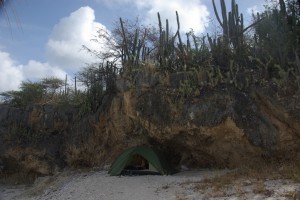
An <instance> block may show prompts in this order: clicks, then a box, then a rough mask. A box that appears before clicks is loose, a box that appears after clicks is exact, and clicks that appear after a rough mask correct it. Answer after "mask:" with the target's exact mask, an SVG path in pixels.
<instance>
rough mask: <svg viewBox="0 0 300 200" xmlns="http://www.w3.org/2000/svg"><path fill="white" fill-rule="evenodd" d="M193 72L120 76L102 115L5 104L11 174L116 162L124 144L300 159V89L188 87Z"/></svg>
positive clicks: (0, 115)
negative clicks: (282, 94) (283, 91)
mask: <svg viewBox="0 0 300 200" xmlns="http://www.w3.org/2000/svg"><path fill="white" fill-rule="evenodd" d="M184 77H186V74H180V73H177V74H172V75H169V76H167V75H163V74H160V73H155V72H152V71H149V70H143V71H139V72H138V73H137V74H136V76H135V78H134V79H133V80H127V79H125V78H122V79H119V80H117V82H116V86H117V89H118V92H117V93H115V94H113V95H107V96H105V97H104V99H103V100H102V102H103V103H102V105H101V107H100V108H99V109H98V110H97V112H95V113H90V114H89V115H87V116H85V117H83V118H80V117H78V109H77V108H73V107H70V106H57V105H31V106H28V107H27V108H26V109H20V108H14V107H10V106H8V105H1V106H0V164H1V168H0V169H1V171H2V172H3V173H4V172H5V173H16V172H18V171H23V172H26V173H35V174H39V175H46V174H51V173H53V172H55V171H56V170H58V169H61V168H64V167H67V166H69V167H93V166H104V165H107V164H110V163H111V161H112V160H113V159H114V158H115V156H117V155H118V154H119V153H120V152H121V151H122V150H123V149H124V148H127V147H130V146H135V145H141V144H147V145H150V146H155V147H156V148H159V149H161V150H163V151H166V152H168V156H169V160H170V162H172V163H173V164H174V165H176V166H180V165H182V164H183V165H186V166H188V167H229V168H234V167H240V166H243V165H255V164H257V163H259V162H265V161H268V160H269V159H272V160H278V161H289V160H300V153H299V152H300V115H299V113H300V103H299V102H300V100H299V94H297V92H294V93H293V94H291V95H293V96H289V95H286V96H285V97H279V96H278V94H277V93H276V90H270V89H269V88H270V87H269V86H268V87H265V88H264V87H255V86H253V87H251V89H249V90H247V91H245V90H240V89H237V88H236V87H234V86H232V85H230V84H219V85H218V86H215V87H209V86H201V87H199V88H197V91H195V88H193V89H192V90H191V92H192V93H193V94H192V95H191V93H190V91H189V92H188V93H187V92H185V91H184V90H182V88H180V87H181V86H182V83H183V78H184ZM298 93H299V92H298Z"/></svg>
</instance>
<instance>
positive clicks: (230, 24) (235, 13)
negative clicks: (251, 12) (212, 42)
mask: <svg viewBox="0 0 300 200" xmlns="http://www.w3.org/2000/svg"><path fill="white" fill-rule="evenodd" d="M212 2H213V7H214V12H215V15H216V18H217V20H218V22H219V24H220V25H221V27H222V29H223V37H224V41H225V42H227V43H228V44H232V45H233V47H234V48H238V47H240V46H241V45H243V42H244V41H243V39H244V37H243V36H244V33H245V32H246V31H247V30H248V29H249V28H251V27H253V26H255V25H256V24H258V23H259V22H261V21H262V20H264V18H261V19H259V20H257V21H256V22H254V23H253V24H251V25H249V26H248V27H246V28H244V17H243V14H242V13H241V14H240V13H239V7H238V5H237V4H236V3H235V0H231V11H230V12H228V15H227V11H226V5H225V1H224V0H220V4H221V11H222V20H223V21H222V20H221V18H220V16H219V13H218V10H217V8H216V4H215V0H213V1H212Z"/></svg>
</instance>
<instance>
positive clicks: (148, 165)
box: [108, 146, 175, 176]
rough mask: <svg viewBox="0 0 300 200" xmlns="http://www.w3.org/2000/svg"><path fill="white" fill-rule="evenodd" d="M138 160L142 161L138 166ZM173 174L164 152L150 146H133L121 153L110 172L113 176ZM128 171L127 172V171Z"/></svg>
mask: <svg viewBox="0 0 300 200" xmlns="http://www.w3.org/2000/svg"><path fill="white" fill-rule="evenodd" d="M137 162H141V164H142V165H143V166H141V164H139V166H141V167H138V166H137ZM124 172H125V174H160V175H166V174H173V173H174V172H175V170H173V169H172V168H171V167H170V166H169V165H168V163H167V162H166V160H165V159H164V157H163V155H162V153H160V152H158V151H155V150H153V149H152V148H150V147H146V146H138V147H132V148H129V149H127V150H125V151H124V152H123V153H121V154H120V155H119V156H118V157H117V158H116V159H115V161H114V162H113V164H112V165H111V168H110V170H109V172H108V173H110V175H112V176H118V175H121V174H124ZM126 172H127V173H126Z"/></svg>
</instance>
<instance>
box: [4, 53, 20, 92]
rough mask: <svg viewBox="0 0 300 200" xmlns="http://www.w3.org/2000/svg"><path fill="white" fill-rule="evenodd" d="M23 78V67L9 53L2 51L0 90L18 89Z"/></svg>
mask: <svg viewBox="0 0 300 200" xmlns="http://www.w3.org/2000/svg"><path fill="white" fill-rule="evenodd" d="M23 79H24V76H23V73H22V69H21V67H20V66H18V65H17V64H16V63H15V61H14V60H13V59H12V58H11V57H10V55H9V54H8V53H6V52H1V51H0V92H3V91H8V90H16V89H17V88H18V87H19V84H20V83H21V82H22V80H23Z"/></svg>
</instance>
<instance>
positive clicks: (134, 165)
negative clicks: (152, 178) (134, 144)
mask: <svg viewBox="0 0 300 200" xmlns="http://www.w3.org/2000/svg"><path fill="white" fill-rule="evenodd" d="M121 174H123V175H160V173H159V171H158V170H157V169H156V168H155V167H154V166H153V165H152V164H151V163H150V162H149V161H148V160H147V159H145V158H144V157H143V156H141V155H139V154H135V155H133V156H132V159H131V160H130V162H129V163H128V164H127V165H126V167H125V168H124V169H123V171H122V173H121Z"/></svg>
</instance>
